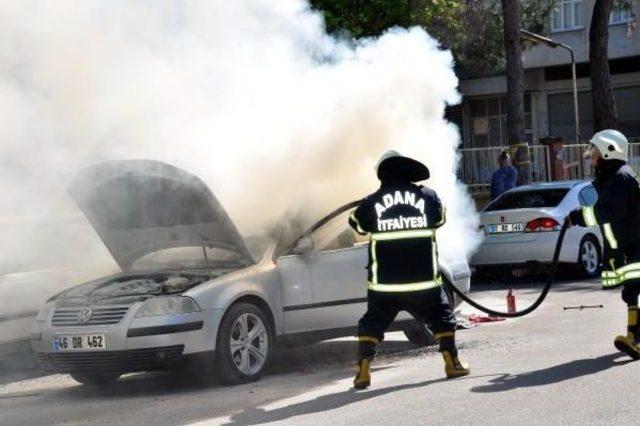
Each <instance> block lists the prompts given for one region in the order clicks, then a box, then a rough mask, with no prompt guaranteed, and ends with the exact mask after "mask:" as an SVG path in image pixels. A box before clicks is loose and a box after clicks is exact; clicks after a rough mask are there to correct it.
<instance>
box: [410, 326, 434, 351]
mask: <svg viewBox="0 0 640 426" xmlns="http://www.w3.org/2000/svg"><path fill="white" fill-rule="evenodd" d="M403 331H404V335H405V336H406V337H407V340H409V342H411V343H412V344H414V345H416V346H418V347H421V348H422V347H425V346H433V345H435V344H437V343H438V342H437V341H436V338H435V337H433V333H431V331H429V329H428V328H427V326H426V325H425V324H424V323H423V322H422V321H414V322H412V323H411V324H410V325H408V326H407V327H406V328H405V329H404V330H403Z"/></svg>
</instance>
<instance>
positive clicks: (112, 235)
mask: <svg viewBox="0 0 640 426" xmlns="http://www.w3.org/2000/svg"><path fill="white" fill-rule="evenodd" d="M69 194H70V195H71V197H72V198H73V200H74V201H75V202H76V204H77V205H78V207H80V209H81V210H82V211H83V213H84V214H85V216H86V217H87V218H88V219H89V221H90V222H91V224H92V225H93V227H94V229H95V230H96V232H97V233H98V235H100V238H102V241H103V242H104V243H105V245H106V246H107V248H108V249H109V251H110V252H111V254H112V255H113V257H114V258H115V260H116V262H118V264H119V265H120V267H121V268H122V269H128V268H129V267H130V266H131V265H132V264H133V263H134V262H135V261H136V260H137V259H139V258H141V257H142V256H145V255H147V254H150V253H153V252H156V251H158V250H162V249H167V248H174V247H201V246H206V247H216V248H220V249H225V250H230V251H233V252H235V253H237V254H238V255H239V258H240V261H242V262H247V263H254V260H253V258H252V257H251V254H250V253H249V251H248V250H247V247H246V246H245V243H244V241H243V239H242V237H241V236H240V234H239V233H238V230H237V229H236V227H235V225H234V224H233V222H232V221H231V219H229V216H228V215H227V213H226V212H225V211H224V209H223V208H222V206H221V205H220V203H219V202H218V200H217V199H216V197H215V196H214V195H213V193H212V192H211V191H210V190H209V188H208V187H207V185H205V183H204V182H202V181H201V180H200V179H199V178H197V177H196V176H193V175H191V174H189V173H187V172H185V171H184V170H181V169H178V168H177V167H173V166H171V165H169V164H165V163H162V162H160V161H153V160H125V161H112V162H106V163H101V164H97V165H94V166H91V167H88V168H86V169H84V170H82V171H81V172H80V173H79V174H78V176H77V177H76V179H75V180H74V181H73V182H72V184H71V186H70V187H69Z"/></svg>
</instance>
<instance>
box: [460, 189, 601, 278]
mask: <svg viewBox="0 0 640 426" xmlns="http://www.w3.org/2000/svg"><path fill="white" fill-rule="evenodd" d="M597 197H598V195H597V193H596V190H595V188H594V187H593V186H592V185H591V183H590V182H588V181H559V182H548V183H535V184H532V185H525V186H520V187H518V188H514V189H512V190H509V191H507V192H505V193H504V194H502V195H501V196H500V197H498V198H496V199H495V200H494V201H492V202H491V203H490V204H489V205H487V206H486V207H485V208H484V209H483V210H482V212H481V213H480V221H481V224H482V226H481V228H482V231H483V232H484V240H483V242H482V244H481V245H480V247H479V248H478V251H477V252H476V253H475V254H474V255H473V256H472V258H471V261H470V263H471V265H472V266H474V267H475V268H478V269H481V268H482V267H486V266H495V265H518V264H545V263H551V262H552V260H553V252H554V249H555V246H556V242H557V240H558V235H559V231H560V228H561V226H562V223H563V222H564V219H565V218H566V217H567V216H568V215H569V213H570V212H571V211H572V210H574V209H576V208H578V207H580V206H588V205H593V204H595V202H596V200H597ZM602 247H603V244H602V235H601V234H600V230H599V229H598V227H591V228H581V227H578V226H574V227H572V228H570V229H569V230H568V231H567V233H566V235H565V239H564V244H563V245H562V250H561V251H560V262H562V263H567V264H573V265H576V266H577V267H578V268H579V270H580V271H581V272H582V273H583V274H584V275H585V276H587V277H595V276H597V275H598V274H599V272H600V268H601V259H602Z"/></svg>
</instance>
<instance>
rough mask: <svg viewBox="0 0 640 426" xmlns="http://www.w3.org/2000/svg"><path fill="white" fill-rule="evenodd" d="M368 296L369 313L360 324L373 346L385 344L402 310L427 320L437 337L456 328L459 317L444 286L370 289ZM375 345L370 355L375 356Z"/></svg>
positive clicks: (362, 335) (359, 330)
mask: <svg viewBox="0 0 640 426" xmlns="http://www.w3.org/2000/svg"><path fill="white" fill-rule="evenodd" d="M367 297H368V302H367V312H366V313H365V314H364V316H363V317H362V318H361V319H360V322H359V323H358V337H359V338H360V340H361V341H362V340H363V338H364V339H365V340H366V339H368V338H369V339H371V341H372V342H373V343H377V342H381V341H382V340H383V339H384V333H385V331H386V330H387V329H388V328H389V326H390V325H391V323H393V320H394V319H395V318H396V316H397V315H398V313H399V312H400V311H407V312H409V313H410V314H411V315H412V316H413V317H414V318H416V319H418V320H420V321H424V322H425V323H426V324H427V326H428V327H429V329H430V330H431V332H432V333H434V334H440V333H446V332H451V331H454V330H455V329H456V318H455V316H454V315H453V311H452V310H451V305H450V304H449V300H448V299H447V296H446V294H445V292H444V289H443V288H442V286H439V287H436V288H432V289H429V290H421V291H412V292H406V293H390V292H379V291H372V290H369V292H368V294H367ZM372 346H374V347H373V348H372V349H371V351H370V354H369V355H370V356H373V355H375V345H372ZM367 352H369V351H367ZM361 355H367V354H361Z"/></svg>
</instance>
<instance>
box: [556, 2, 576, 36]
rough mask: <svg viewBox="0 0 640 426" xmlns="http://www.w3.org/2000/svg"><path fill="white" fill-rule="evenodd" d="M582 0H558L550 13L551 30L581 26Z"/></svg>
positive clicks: (572, 28)
mask: <svg viewBox="0 0 640 426" xmlns="http://www.w3.org/2000/svg"><path fill="white" fill-rule="evenodd" d="M582 25H583V24H582V0H558V1H556V7H555V8H554V9H553V13H552V14H551V29H552V30H553V31H565V30H575V29H580V28H582Z"/></svg>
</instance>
